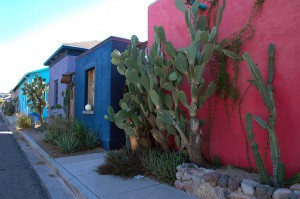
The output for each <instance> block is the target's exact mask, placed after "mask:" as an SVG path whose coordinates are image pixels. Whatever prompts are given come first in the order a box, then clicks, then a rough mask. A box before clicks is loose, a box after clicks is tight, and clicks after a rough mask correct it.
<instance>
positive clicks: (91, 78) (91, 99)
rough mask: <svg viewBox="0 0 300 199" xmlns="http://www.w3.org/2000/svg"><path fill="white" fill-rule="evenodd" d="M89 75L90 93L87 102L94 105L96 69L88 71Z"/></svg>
mask: <svg viewBox="0 0 300 199" xmlns="http://www.w3.org/2000/svg"><path fill="white" fill-rule="evenodd" d="M87 73H88V74H87V76H88V85H87V86H88V88H87V90H88V94H87V103H88V104H91V105H92V107H94V87H95V69H94V68H93V69H91V70H88V71H87Z"/></svg>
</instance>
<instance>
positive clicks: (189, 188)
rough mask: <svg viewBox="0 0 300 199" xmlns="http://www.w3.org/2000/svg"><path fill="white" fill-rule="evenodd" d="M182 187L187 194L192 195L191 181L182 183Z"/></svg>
mask: <svg viewBox="0 0 300 199" xmlns="http://www.w3.org/2000/svg"><path fill="white" fill-rule="evenodd" d="M183 187H184V190H185V191H186V192H188V193H193V192H194V186H193V182H192V181H186V182H183Z"/></svg>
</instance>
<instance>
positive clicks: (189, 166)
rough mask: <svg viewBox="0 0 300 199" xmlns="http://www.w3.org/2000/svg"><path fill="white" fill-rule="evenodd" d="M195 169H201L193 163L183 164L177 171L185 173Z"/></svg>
mask: <svg viewBox="0 0 300 199" xmlns="http://www.w3.org/2000/svg"><path fill="white" fill-rule="evenodd" d="M193 168H199V167H198V166H197V165H195V164H193V163H183V164H181V165H178V166H177V167H176V169H177V171H184V170H185V169H193Z"/></svg>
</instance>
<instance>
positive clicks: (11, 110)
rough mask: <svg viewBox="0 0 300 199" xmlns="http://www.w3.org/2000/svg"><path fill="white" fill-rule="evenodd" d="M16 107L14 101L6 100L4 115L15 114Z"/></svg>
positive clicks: (3, 108)
mask: <svg viewBox="0 0 300 199" xmlns="http://www.w3.org/2000/svg"><path fill="white" fill-rule="evenodd" d="M15 109H16V106H15V103H14V102H13V101H9V102H8V101H6V102H4V104H3V106H2V110H3V113H4V115H7V116H12V115H14V114H15Z"/></svg>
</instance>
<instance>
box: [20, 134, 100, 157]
mask: <svg viewBox="0 0 300 199" xmlns="http://www.w3.org/2000/svg"><path fill="white" fill-rule="evenodd" d="M21 131H22V132H25V133H26V134H27V135H28V136H30V137H31V139H32V140H34V141H35V142H36V143H37V144H38V145H39V146H40V147H41V148H42V149H43V150H44V151H45V152H46V153H47V154H48V155H49V156H50V157H52V158H59V157H66V156H75V155H84V154H90V153H100V152H104V151H105V150H104V149H102V148H101V147H100V146H99V147H96V148H94V149H89V150H82V151H77V152H75V153H63V152H61V151H60V150H59V147H58V146H56V145H53V144H50V143H47V142H45V141H44V135H43V133H42V132H40V131H36V130H34V129H23V130H21Z"/></svg>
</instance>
